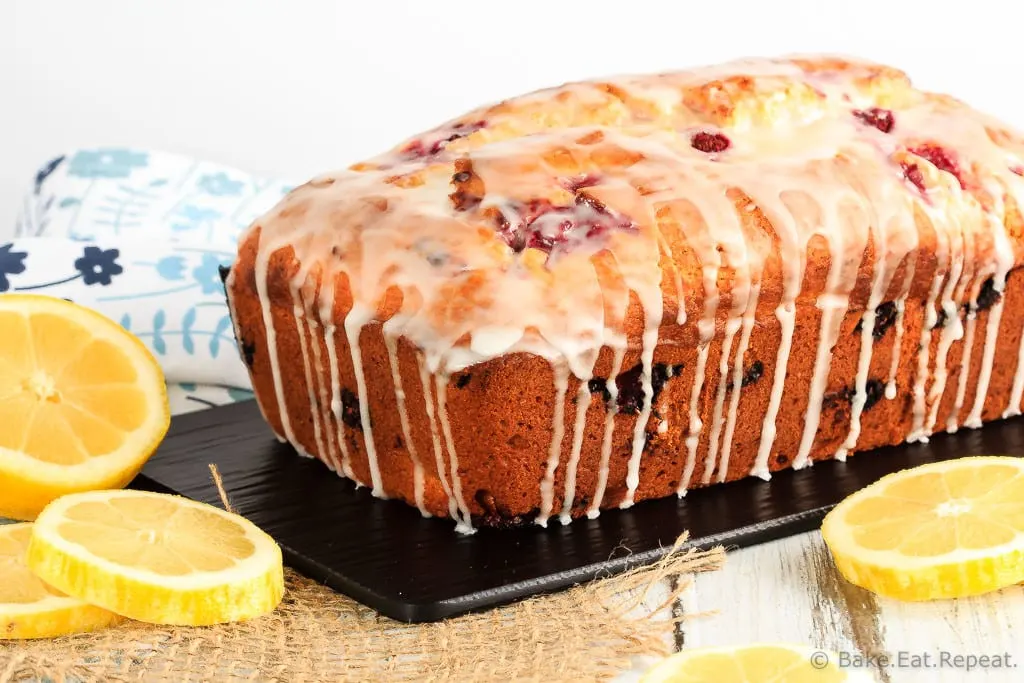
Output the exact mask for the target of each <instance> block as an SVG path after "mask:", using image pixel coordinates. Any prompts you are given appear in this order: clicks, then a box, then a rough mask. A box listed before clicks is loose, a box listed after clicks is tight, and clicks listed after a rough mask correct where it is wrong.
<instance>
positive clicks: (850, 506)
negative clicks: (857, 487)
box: [821, 456, 1024, 600]
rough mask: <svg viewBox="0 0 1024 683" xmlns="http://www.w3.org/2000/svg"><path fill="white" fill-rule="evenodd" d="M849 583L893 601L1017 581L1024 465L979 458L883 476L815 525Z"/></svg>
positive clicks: (1021, 566)
mask: <svg viewBox="0 0 1024 683" xmlns="http://www.w3.org/2000/svg"><path fill="white" fill-rule="evenodd" d="M821 533H822V536H823V537H824V539H825V543H826V545H827V546H828V548H829V550H830V551H831V553H832V557H833V559H834V560H835V564H836V568H837V569H838V570H839V572H840V573H841V574H842V575H843V576H844V577H845V578H846V579H847V580H848V581H849V582H850V583H853V584H856V585H858V586H861V587H862V588H866V589H867V590H869V591H872V592H874V593H877V594H879V595H884V596H887V597H891V598H896V599H899V600H936V599H943V598H959V597H966V596H970V595H979V594H982V593H988V592H990V591H994V590H998V589H1000V588H1005V587H1007V586H1011V585H1013V584H1017V583H1021V582H1022V581H1024V459H1022V458H1014V457H1006V456H979V457H970V458H961V459H959V460H948V461H945V462H938V463H932V464H928V465H922V466H920V467H915V468H913V469H909V470H903V471H902V472H897V473H895V474H890V475H888V476H886V477H883V478H882V479H880V480H879V481H877V482H875V483H874V484H872V485H871V486H868V487H867V488H865V489H863V490H861V491H858V492H857V493H855V494H853V495H852V496H850V497H849V498H847V499H846V500H844V501H843V502H841V503H840V504H839V505H837V506H836V507H835V509H833V510H832V511H831V512H830V513H829V514H828V515H827V516H826V517H825V521H824V522H823V523H822V527H821Z"/></svg>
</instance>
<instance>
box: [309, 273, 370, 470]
mask: <svg viewBox="0 0 1024 683" xmlns="http://www.w3.org/2000/svg"><path fill="white" fill-rule="evenodd" d="M333 316H334V288H333V287H321V289H320V320H322V321H330V320H332V319H333ZM323 330H324V346H325V347H326V348H327V365H328V367H329V368H330V374H331V403H330V405H331V414H332V415H333V416H334V424H335V430H334V434H335V437H336V441H337V444H338V447H339V448H340V449H341V471H342V473H343V474H344V475H345V476H346V477H348V478H349V479H351V480H352V481H354V482H355V483H356V487H359V486H364V484H363V482H361V481H359V478H358V477H356V474H355V472H354V471H353V470H352V458H351V456H350V454H349V452H348V442H346V441H345V421H344V420H343V419H342V410H343V407H342V405H341V376H340V366H339V365H338V350H337V346H335V339H334V335H335V325H334V323H332V322H326V323H323Z"/></svg>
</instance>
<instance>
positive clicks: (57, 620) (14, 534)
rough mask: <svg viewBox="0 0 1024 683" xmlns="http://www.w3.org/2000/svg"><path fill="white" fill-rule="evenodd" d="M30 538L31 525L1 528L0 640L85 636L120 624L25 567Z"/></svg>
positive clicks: (110, 616)
mask: <svg viewBox="0 0 1024 683" xmlns="http://www.w3.org/2000/svg"><path fill="white" fill-rule="evenodd" d="M31 534H32V525H31V524H6V525H0V640H2V639H5V638H7V639H24V638H53V637H56V636H64V635H69V634H72V633H85V632H86V631H95V630H97V629H101V628H104V627H106V626H110V625H111V624H115V623H117V622H119V621H121V617H119V616H117V615H116V614H114V613H112V612H108V611H107V610H105V609H100V608H99V607H93V606H92V605H89V604H86V603H84V602H82V601H81V600H76V599H75V598H69V597H68V596H66V595H64V594H63V593H61V592H60V591H58V590H56V589H55V588H51V587H50V586H47V585H46V584H45V583H43V582H42V581H40V580H39V579H37V578H36V576H35V575H34V574H33V573H32V572H31V571H29V568H28V566H26V564H25V550H26V548H28V540H29V537H30V536H31Z"/></svg>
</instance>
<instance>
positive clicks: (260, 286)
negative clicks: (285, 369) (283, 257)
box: [254, 233, 299, 448]
mask: <svg viewBox="0 0 1024 683" xmlns="http://www.w3.org/2000/svg"><path fill="white" fill-rule="evenodd" d="M260 242H261V244H260V246H261V247H263V244H262V242H263V235H262V233H261V235H260ZM274 246H275V247H276V246H277V245H274ZM273 254H274V250H273V249H266V250H262V249H261V251H260V253H259V254H258V255H257V256H256V263H255V264H254V270H255V271H256V273H255V275H256V296H258V297H259V300H260V306H261V308H262V314H263V326H264V327H265V329H266V342H267V357H268V359H269V360H270V374H271V377H272V380H273V383H274V398H275V399H276V400H277V412H278V416H279V417H280V420H281V429H282V430H283V431H284V434H279V435H278V438H279V439H281V440H282V441H285V440H286V441H288V442H289V443H291V444H292V445H293V446H295V447H296V448H299V443H298V441H296V439H295V434H294V433H293V432H292V424H291V419H290V418H289V416H288V407H287V405H285V400H284V385H283V384H282V382H281V361H280V358H278V355H277V331H276V330H275V329H274V318H273V316H272V315H271V313H270V296H269V295H268V294H267V268H268V267H269V265H270V257H271V256H272V255H273ZM282 436H283V437H284V438H283V439H282V438H281V437H282Z"/></svg>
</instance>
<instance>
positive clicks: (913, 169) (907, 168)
mask: <svg viewBox="0 0 1024 683" xmlns="http://www.w3.org/2000/svg"><path fill="white" fill-rule="evenodd" d="M902 167H903V177H904V178H906V179H907V180H908V181H909V182H910V183H911V184H912V185H914V186H915V187H916V188H917V189H918V190H919V191H921V192H924V174H923V173H921V169H920V168H918V166H917V164H908V163H903V164H902Z"/></svg>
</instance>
